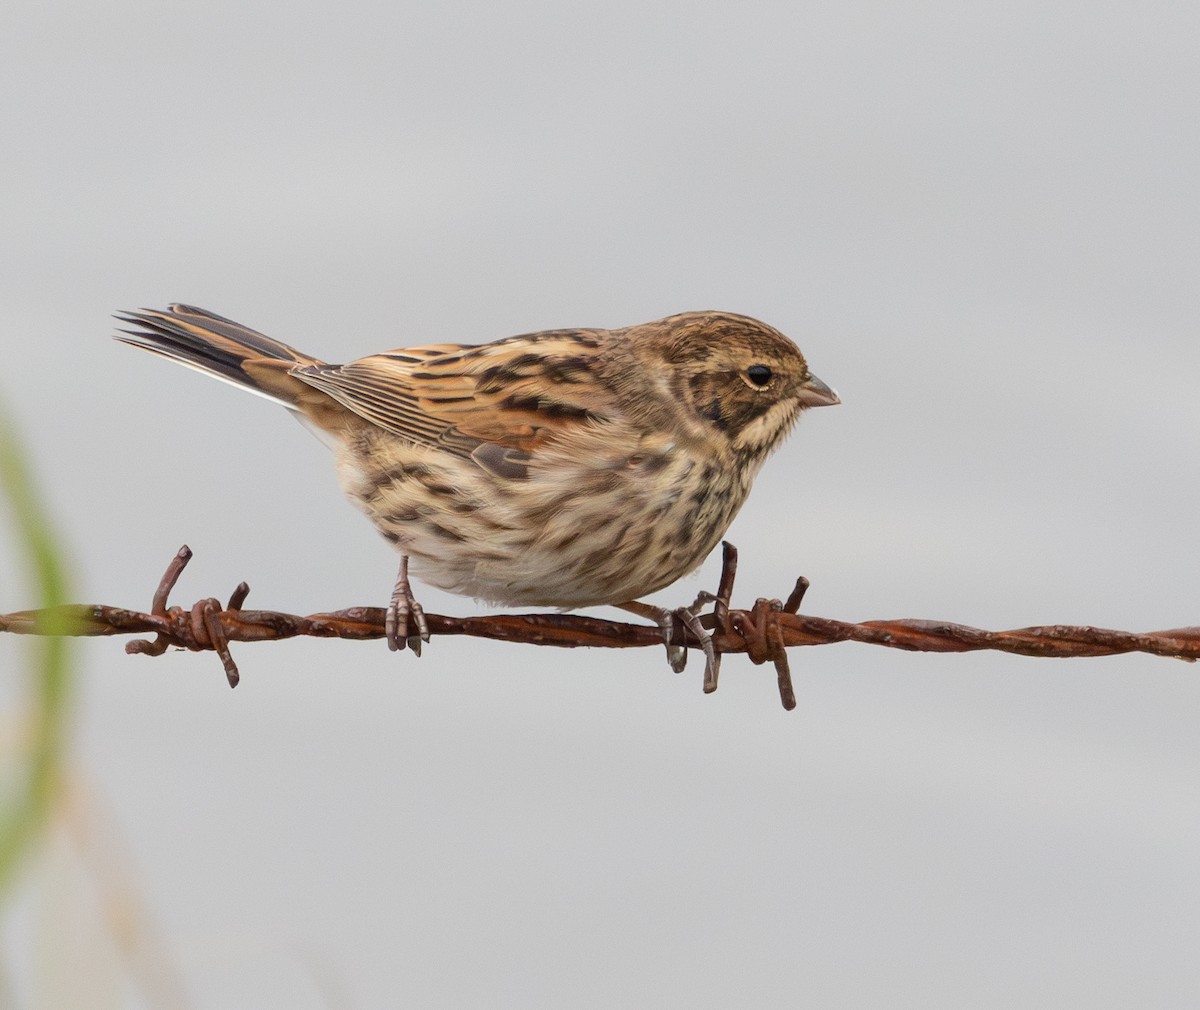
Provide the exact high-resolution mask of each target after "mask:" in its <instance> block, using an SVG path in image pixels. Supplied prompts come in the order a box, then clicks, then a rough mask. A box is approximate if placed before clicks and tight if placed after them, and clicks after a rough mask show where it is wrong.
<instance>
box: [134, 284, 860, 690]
mask: <svg viewBox="0 0 1200 1010" xmlns="http://www.w3.org/2000/svg"><path fill="white" fill-rule="evenodd" d="M117 318H119V319H120V320H122V321H123V322H125V323H130V324H133V325H134V327H136V328H134V329H129V330H122V331H121V332H122V333H123V334H124V336H121V337H118V338H117V339H119V340H123V341H124V342H126V343H129V344H133V345H134V346H136V347H142V348H145V349H146V350H148V351H153V352H154V353H156V354H161V355H163V356H164V357H167V358H172V359H174V360H175V361H179V362H182V363H183V364H185V365H189V366H191V367H193V368H196V369H198V370H200V371H202V372H207V373H208V374H210V375H213V376H216V377H217V378H219V379H225V380H227V381H229V382H232V383H233V384H235V385H238V386H241V387H243V388H245V389H249V390H250V391H252V392H255V393H259V394H260V395H263V396H266V397H267V398H268V399H271V400H274V401H275V402H277V403H280V404H282V405H283V406H285V407H287V408H288V409H290V410H292V411H294V412H295V413H296V415H297V416H298V417H299V418H300V420H301V421H302V422H304V423H305V424H306V425H307V426H308V427H309V428H311V429H312V430H313V431H314V432H315V433H316V434H317V435H318V437H320V438H321V439H322V441H324V442H326V443H327V444H328V445H330V446H331V447H332V448H333V451H334V453H335V455H336V457H337V467H338V474H339V477H340V479H341V484H342V487H343V489H344V490H345V492H346V494H347V495H348V496H349V497H350V499H351V500H352V501H353V502H354V503H355V504H357V505H358V506H359V508H361V509H362V510H363V511H364V512H365V513H366V514H367V516H368V517H369V518H370V519H371V521H372V522H373V523H374V524H375V525H376V527H378V529H379V532H380V533H382V534H383V536H384V537H385V538H386V539H387V540H388V541H389V542H391V543H392V544H393V545H394V546H395V547H396V549H397V550H398V551H399V552H400V555H401V563H400V573H399V577H398V580H397V583H396V587H395V590H394V592H393V595H392V601H391V606H390V607H389V609H388V642H389V644H390V646H391V647H392V648H393V649H397V648H403V647H404V644H405V642H406V640H407V641H408V644H409V645H410V646H411V647H412V648H413V649H414V651H417V652H419V650H420V642H421V640H422V639H423V640H425V641H428V640H429V633H428V629H427V627H426V622H425V616H424V614H423V613H422V611H421V608H420V606H419V605H418V604H417V602H416V600H415V599H414V597H413V593H412V589H411V587H410V585H409V581H408V568H409V562H410V561H411V562H412V568H413V572H414V574H415V575H417V576H419V577H420V578H421V579H422V580H424V581H426V582H429V583H431V584H432V585H435V586H438V587H440V588H442V589H446V590H449V591H450V592H454V593H460V594H462V595H464V596H472V597H476V598H478V599H482V600H486V601H488V602H491V603H498V604H505V605H520V606H551V607H559V608H563V609H571V608H574V607H584V606H589V605H593V604H613V605H618V606H625V607H626V609H630V610H633V611H634V612H637V613H643V614H645V613H648V612H651V610H653V613H654V614H655V615H656V616H657V617H658V619H659V622H660V625H661V626H662V627H663V630H664V636H665V637H666V640H667V642H668V653H669V655H670V656H671V661H672V666H674V667H675V668H676V669H680V668H681V667H682V663H683V659H684V658H685V655H686V654H685V653H684V652H683V650H682V649H675V650H672V648H671V646H670V628H671V617H672V614H673V613H675V612H672V611H659V610H658V609H657V608H648V607H647V606H646V605H644V604H637V603H636V600H637V598H638V597H640V596H644V595H646V594H648V593H652V592H654V591H655V590H658V589H661V588H663V587H664V586H667V585H669V584H670V583H672V582H674V581H675V580H676V579H678V578H680V577H681V576H683V575H686V574H687V573H688V572H690V571H692V570H693V569H694V568H696V567H697V566H698V565H699V564H700V562H701V561H703V560H704V558H705V557H706V556H707V554H708V553H709V552H710V551H711V550H712V549H713V547H715V546H716V544H717V542H718V541H719V540H720V539H721V536H722V534H724V532H725V530H726V529H727V528H728V527H729V524H730V523H731V522H732V521H733V518H734V516H735V515H736V514H737V512H738V510H739V509H740V508H741V507H742V503H743V502H744V501H745V500H746V496H747V494H748V493H749V491H750V485H751V482H752V481H753V480H754V477H755V475H756V474H757V473H758V470H759V467H761V466H762V464H763V461H764V460H765V459H766V458H767V456H768V455H769V454H770V452H771V451H772V450H773V449H774V448H775V447H776V446H777V445H778V444H779V443H780V441H781V440H782V439H783V438H784V436H785V435H786V434H787V433H788V431H789V430H790V429H791V427H792V425H793V424H794V423H795V421H796V419H797V417H798V416H799V414H800V412H801V411H802V410H804V409H806V408H808V407H820V406H825V405H829V404H835V403H838V402H839V400H838V398H837V395H836V394H835V393H834V392H833V390H832V389H830V388H829V387H828V386H827V385H825V383H823V382H821V380H820V379H818V378H817V377H816V376H815V375H813V374H812V373H811V372H810V371H809V370H808V365H807V364H806V362H805V360H804V356H803V355H802V354H801V353H800V351H799V350H798V349H797V347H796V345H795V344H793V343H792V342H791V341H790V340H789V339H788V338H787V337H785V336H784V335H783V334H782V333H780V332H779V331H778V330H775V329H773V328H772V327H770V326H768V325H766V324H765V323H761V322H759V321H758V320H755V319H751V318H749V317H747V316H739V315H732V314H730V313H725V312H685V313H682V314H681V315H676V316H669V317H667V318H666V319H660V320H657V321H656V322H652V323H643V324H642V325H640V326H630V327H626V328H625V329H619V330H599V329H588V330H548V331H546V332H543V333H530V334H525V335H523V336H516V337H508V338H506V339H504V340H497V341H495V342H493V343H490V344H481V345H478V346H471V345H464V344H437V345H431V346H425V347H409V348H404V349H401V350H397V351H387V352H385V353H383V354H375V355H371V356H370V357H366V358H361V359H359V360H357V361H352V362H350V363H349V364H345V365H330V364H326V363H324V362H322V361H320V360H319V359H317V358H313V357H309V356H308V355H306V354H302V353H301V352H299V351H297V350H295V349H294V348H291V347H289V346H287V345H286V344H282V343H280V342H279V341H277V340H272V339H271V338H270V337H266V336H264V335H263V334H261V333H257V332H255V331H254V330H251V329H248V328H246V327H245V326H242V325H240V324H238V323H235V322H233V321H231V320H229V319H225V318H222V317H221V316H218V315H214V314H212V313H210V312H206V311H204V310H203V309H198V308H193V307H191V306H187V305H172V306H171V307H170V308H169V309H167V310H166V311H153V310H142V311H137V312H128V313H121V314H119V315H118V317H117ZM689 617H690V618H691V620H687V618H689ZM684 619H685V621H687V623H688V626H689V627H691V628H692V629H693V630H694V631H696V632H697V633H698V634H700V635H701V636H703V635H704V632H703V631H702V629H700V627H699V624H698V622H696V621H695V618H694V617H691V615H690V614H684ZM410 624H411V625H413V627H414V628H415V632H416V634H414V635H412V636H411V637H410ZM707 651H708V652H709V660H710V663H711V662H712V657H711V646H708V649H707Z"/></svg>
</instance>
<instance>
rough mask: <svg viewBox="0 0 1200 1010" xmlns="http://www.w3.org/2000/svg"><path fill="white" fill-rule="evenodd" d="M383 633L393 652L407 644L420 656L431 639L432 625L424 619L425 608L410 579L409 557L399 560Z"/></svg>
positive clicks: (414, 653) (398, 650) (400, 649)
mask: <svg viewBox="0 0 1200 1010" xmlns="http://www.w3.org/2000/svg"><path fill="white" fill-rule="evenodd" d="M410 630H414V631H415V633H414V634H410V633H409V632H410ZM384 632H385V636H386V638H387V644H388V648H389V649H391V650H392V652H400V651H402V650H403V649H404V648H405V647H407V648H409V649H412V651H413V655H415V656H419V655H421V643H422V642H428V641H429V624H428V622H427V621H426V620H425V611H424V609H423V608H422V607H421V604H419V603H418V602H417V600H416V597H415V596H413V591H412V586H411V585H410V584H409V581H408V558H407V556H405V557H402V558H401V559H400V572H399V574H398V575H397V576H396V586H395V588H394V589H393V590H392V599H391V602H390V603H388V608H387V617H386V619H385V622H384Z"/></svg>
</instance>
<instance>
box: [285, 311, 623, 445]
mask: <svg viewBox="0 0 1200 1010" xmlns="http://www.w3.org/2000/svg"><path fill="white" fill-rule="evenodd" d="M599 335H600V333H599V331H594V330H590V331H589V330H576V331H551V332H547V333H536V334H529V335H527V336H521V337H510V338H508V339H507V340H500V341H497V342H496V343H493V344H484V345H481V346H478V347H468V346H460V345H438V346H434V347H428V348H424V347H411V348H404V349H402V350H398V351H392V352H388V353H385V354H376V355H372V356H370V357H367V358H361V359H359V360H358V361H352V362H350V363H349V364H345V365H311V366H307V367H302V368H297V369H295V370H294V371H293V372H292V374H293V375H295V376H296V378H298V379H302V380H303V381H304V382H307V383H308V384H309V385H311V386H313V387H315V388H316V389H319V390H321V391H322V392H324V393H327V394H328V395H329V396H332V397H333V398H334V399H335V400H337V401H338V402H339V403H341V404H343V405H344V406H346V407H348V408H349V409H350V410H352V411H354V412H355V413H356V414H358V415H360V416H361V417H364V418H366V419H367V420H368V421H370V422H371V423H372V424H375V425H378V426H379V427H380V428H383V429H385V430H387V431H391V432H393V433H395V434H397V435H400V436H401V437H403V438H408V439H411V440H412V441H414V442H418V443H422V444H426V445H436V446H438V447H439V448H442V449H447V450H449V451H452V452H457V453H458V454H460V455H463V456H472V455H474V457H475V459H476V460H477V461H479V462H481V463H482V464H483V465H487V463H486V461H487V460H488V459H491V458H492V457H496V458H497V459H499V458H501V457H503V458H504V459H506V460H507V461H508V464H507V465H510V468H511V466H512V465H515V463H516V462H517V461H519V460H520V459H521V458H522V457H521V455H519V454H524V453H531V452H534V451H535V450H536V449H537V448H538V447H539V446H540V445H542V444H543V443H544V442H545V441H546V440H547V439H549V438H552V437H555V436H556V435H559V434H561V433H563V432H566V431H569V430H571V429H572V428H574V427H578V426H580V425H585V424H589V423H594V422H597V421H604V420H607V419H610V418H612V417H614V416H617V415H618V414H619V410H618V408H617V404H616V402H615V400H614V398H613V397H612V395H611V394H610V393H609V391H608V390H607V389H605V388H604V387H603V386H601V385H600V384H599V383H598V382H597V378H596V372H595V369H594V368H593V367H592V362H593V360H594V356H595V353H596V350H597V348H598V347H599V346H600V341H599V340H598V339H597V338H598V336H599ZM484 443H491V444H494V445H496V446H500V447H502V448H503V449H505V450H516V451H517V453H518V455H513V454H512V453H509V454H508V455H507V456H505V455H504V454H503V453H500V454H497V453H495V452H493V451H489V450H488V449H487V448H486V446H485V445H484ZM481 448H482V452H481V451H480V450H481Z"/></svg>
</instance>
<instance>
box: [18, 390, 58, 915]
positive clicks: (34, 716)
mask: <svg viewBox="0 0 1200 1010" xmlns="http://www.w3.org/2000/svg"><path fill="white" fill-rule="evenodd" d="M0 491H3V494H4V496H5V497H6V498H7V500H8V504H9V512H10V514H11V516H12V521H13V525H14V528H15V534H16V540H17V543H18V545H19V547H20V549H21V550H22V551H23V552H24V554H25V556H26V563H27V567H28V571H29V576H30V579H29V581H30V582H32V583H35V584H36V586H37V595H38V598H39V602H40V605H41V606H43V607H56V606H59V605H61V604H62V603H64V602H65V601H66V595H67V594H66V586H65V583H66V578H65V575H64V571H63V564H62V558H61V556H60V554H59V550H58V545H57V540H56V537H55V536H54V534H53V533H52V531H51V528H50V521H49V518H48V514H47V510H46V508H45V506H44V504H43V503H42V501H41V500H40V498H39V497H38V493H37V490H36V488H35V487H34V482H33V477H32V475H31V473H30V469H29V466H28V463H27V461H26V459H25V457H24V455H23V453H22V449H21V446H20V443H19V440H18V438H17V434H16V432H15V430H14V428H13V425H12V424H11V422H10V421H9V419H8V417H7V415H5V414H4V413H3V411H2V410H0ZM8 581H9V584H10V585H11V584H12V583H13V582H14V581H16V580H15V579H13V578H12V576H11V574H10V575H8ZM56 620H57V621H58V623H59V625H60V626H59V627H57V628H54V629H52V631H53V632H54V633H52V634H51V635H50V636H48V637H45V638H39V639H38V641H37V643H36V645H34V646H33V649H34V657H35V658H34V662H33V663H32V665H31V668H30V675H31V688H32V690H31V698H30V708H29V712H28V727H29V732H28V734H27V736H26V738H25V740H24V741H22V742H21V745H20V746H21V748H22V749H21V751H20V760H21V761H22V767H21V768H20V769H19V771H18V774H17V775H16V776H14V779H15V780H16V781H17V783H18V784H17V785H16V787H15V795H14V796H13V797H12V798H11V800H10V801H9V802H6V803H5V805H4V807H5V808H4V809H3V811H0V898H2V897H3V896H4V894H5V893H6V892H7V891H8V889H9V887H10V886H11V884H12V880H13V877H14V875H15V873H16V871H17V868H18V866H19V865H20V862H21V858H22V857H23V856H24V855H25V853H26V851H27V850H28V849H29V847H30V845H31V843H32V842H33V841H34V840H35V839H36V837H37V835H38V832H39V831H40V830H41V828H42V827H43V825H44V824H45V821H46V816H47V814H48V812H49V810H50V808H51V805H52V803H53V801H54V798H55V796H56V795H57V793H58V791H59V788H60V784H61V772H62V758H63V747H64V743H65V737H66V713H67V702H68V699H69V697H70V694H71V688H72V676H71V669H70V664H69V652H70V648H71V642H70V639H69V638H66V637H64V636H66V635H68V634H69V633H70V632H71V628H70V622H69V620H68V619H67V618H66V617H65V616H59V617H58V618H56Z"/></svg>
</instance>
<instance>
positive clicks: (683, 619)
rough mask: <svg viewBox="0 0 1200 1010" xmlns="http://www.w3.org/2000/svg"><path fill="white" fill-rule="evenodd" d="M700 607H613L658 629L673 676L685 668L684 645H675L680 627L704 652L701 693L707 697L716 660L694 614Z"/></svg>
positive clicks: (637, 604)
mask: <svg viewBox="0 0 1200 1010" xmlns="http://www.w3.org/2000/svg"><path fill="white" fill-rule="evenodd" d="M702 603H703V601H700V602H698V603H697V604H695V605H693V606H692V607H676V608H674V609H673V610H672V609H671V608H669V607H656V606H654V605H653V604H651V603H641V602H640V601H638V600H630V601H628V602H627V603H619V604H617V606H618V607H620V608H621V609H622V610H628V611H629V612H630V613H631V614H637V615H638V616H639V617H645V618H646V619H648V620H651V621H654V622H655V623H656V624H657V625H658V627H659V629H660V631H661V632H662V638H663V645H665V646H666V649H667V663H668V664H669V665H670V667H671V669H672V670H673V671H674V672H675V673H682V672H683V670H684V668H685V667H686V666H687V658H688V649H687V645H685V644H682V643H677V642H676V641H675V637H676V634H675V632H676V624H681V625H683V628H684V629H685V631H686V632H688V633H690V634H691V635H692V637H693V638H695V639H696V641H697V642H699V644H700V648H701V649H703V650H704V690H705V692H706V693H708V692H711V691H715V690H716V689H717V687H716V685H717V671H718V670H719V669H720V657H719V656H718V655H717V653H716V650H715V649H714V648H713V642H712V636H711V635H710V634H709V633H708V632H707V631H706V630H705V629H704V625H702V624H701V623H700V618H699V617H697V616H696V614H695V613H694V611H695V610H696V609H697V607H698V606H700V605H702ZM710 685H711V686H710Z"/></svg>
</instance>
